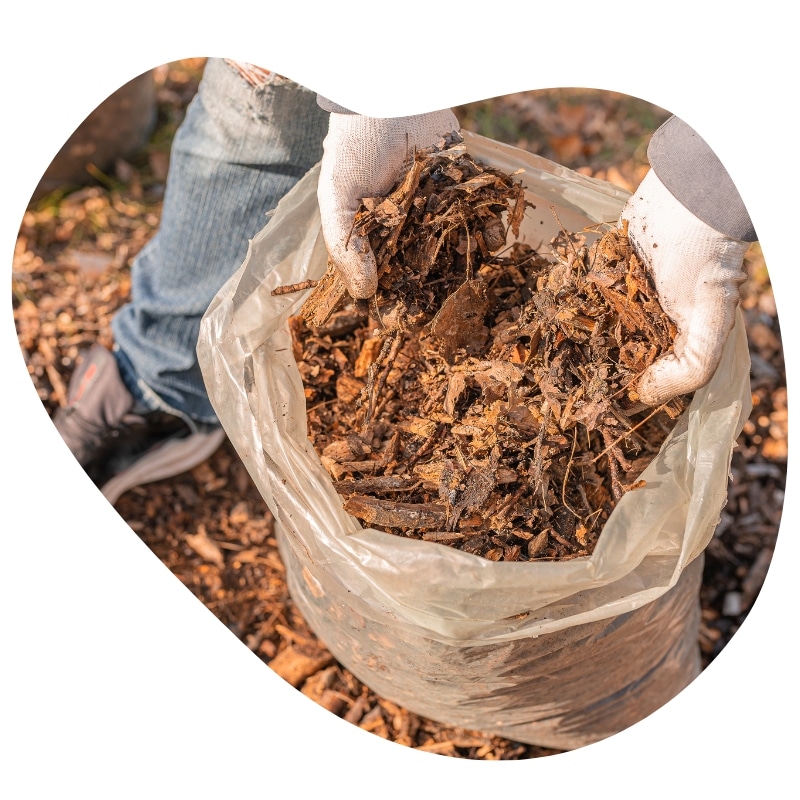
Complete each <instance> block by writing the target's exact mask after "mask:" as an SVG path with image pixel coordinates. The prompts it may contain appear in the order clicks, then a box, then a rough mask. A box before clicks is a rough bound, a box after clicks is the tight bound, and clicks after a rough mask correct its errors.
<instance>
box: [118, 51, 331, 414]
mask: <svg viewBox="0 0 800 800" xmlns="http://www.w3.org/2000/svg"><path fill="white" fill-rule="evenodd" d="M327 125H328V114H327V112H325V111H323V110H322V109H321V108H319V106H318V105H317V103H316V94H315V93H314V92H311V91H309V90H308V89H305V88H303V87H301V86H299V85H298V84H296V83H293V82H291V81H289V80H286V79H284V78H281V77H279V76H275V75H273V76H272V77H271V78H270V80H269V81H268V82H267V83H266V85H263V86H259V87H254V86H252V85H251V84H250V83H249V82H248V81H246V80H245V79H244V78H243V77H241V75H240V74H239V73H238V72H237V71H236V70H235V69H234V68H233V67H231V66H229V65H228V64H226V63H225V62H224V61H223V60H220V59H211V60H209V61H208V62H207V64H206V68H205V72H204V74H203V79H202V81H201V82H200V86H199V90H198V94H197V96H196V97H195V98H194V100H193V101H192V103H191V104H190V106H189V108H188V109H187V113H186V117H185V119H184V121H183V123H182V125H181V126H180V128H179V129H178V131H177V133H176V135H175V139H174V142H173V144H172V151H171V156H170V165H169V174H168V177H167V187H166V193H165V196H164V205H163V210H162V215H161V223H160V227H159V229H158V231H157V233H156V234H155V236H154V237H153V238H152V239H151V241H150V242H149V243H148V244H147V246H146V247H145V248H144V249H143V250H142V251H141V252H140V253H139V255H138V256H137V258H136V259H135V261H134V263H133V267H132V273H131V278H132V286H131V295H132V299H131V302H130V303H128V304H127V305H125V306H123V307H122V308H121V309H120V310H119V311H118V312H117V314H116V315H115V316H114V319H113V320H112V330H113V333H114V341H115V348H114V352H115V355H116V357H117V361H118V363H119V366H120V372H121V374H122V377H123V380H124V381H125V383H126V385H127V387H128V389H129V390H130V391H131V392H132V393H133V395H134V397H135V398H136V399H137V400H138V401H139V402H140V403H142V404H144V405H145V406H146V407H147V408H149V409H151V410H156V409H160V410H165V411H169V412H170V413H173V414H177V415H179V416H181V417H183V418H184V419H186V420H187V421H189V422H190V424H191V423H192V422H199V423H210V424H212V425H214V424H219V423H218V421H217V417H216V414H215V413H214V410H213V408H212V407H211V403H210V402H209V399H208V394H207V392H206V389H205V386H204V383H203V378H202V375H201V373H200V368H199V365H198V363H197V354H196V350H195V348H196V346H197V337H198V334H199V329H200V320H201V318H202V316H203V314H204V313H205V311H206V309H207V308H208V305H209V303H210V302H211V300H212V299H213V298H214V296H215V295H216V293H217V292H218V291H219V289H220V288H221V287H222V285H223V283H225V281H226V280H227V279H228V278H229V277H230V276H231V275H232V274H233V273H234V272H235V271H236V270H237V269H238V268H239V267H240V266H241V264H242V262H243V260H244V257H245V255H246V254H247V246H248V240H249V239H251V238H252V237H253V236H255V234H256V233H258V231H259V230H261V228H263V227H264V225H265V224H266V222H267V218H266V214H267V212H269V211H271V210H272V209H274V208H275V206H276V205H277V203H278V201H279V200H280V199H281V197H283V195H285V194H286V192H288V191H289V189H291V188H292V186H294V184H295V183H296V182H297V181H298V179H299V178H301V177H302V176H303V175H304V174H305V173H306V172H307V171H308V170H309V169H310V168H311V167H312V166H313V165H314V164H315V163H316V162H317V161H319V159H320V158H321V157H322V140H323V138H324V136H325V133H326V132H327Z"/></svg>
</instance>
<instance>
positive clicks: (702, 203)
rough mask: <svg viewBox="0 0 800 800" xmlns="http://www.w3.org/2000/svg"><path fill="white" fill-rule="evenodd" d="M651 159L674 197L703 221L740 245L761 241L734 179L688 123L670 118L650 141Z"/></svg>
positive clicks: (648, 155) (661, 179) (649, 154)
mask: <svg viewBox="0 0 800 800" xmlns="http://www.w3.org/2000/svg"><path fill="white" fill-rule="evenodd" d="M647 158H648V160H649V161H650V166H651V168H652V170H653V172H655V173H656V175H658V177H659V179H660V181H661V182H662V183H663V184H664V186H665V187H666V188H667V189H668V190H669V192H670V193H671V194H672V195H673V197H675V199H676V200H678V202H680V203H681V205H683V206H684V207H685V208H686V209H687V210H689V211H690V212H691V213H692V214H694V216H696V217H697V218H698V219H699V220H701V221H702V222H705V223H706V225H709V226H710V227H711V228H713V229H714V230H715V231H718V232H719V233H722V234H724V235H725V236H728V237H729V238H731V239H736V240H737V241H740V242H754V241H756V240H757V239H758V236H757V235H756V232H755V228H754V227H753V222H752V220H751V219H750V215H749V214H748V213H747V209H746V208H745V205H744V202H743V201H742V198H741V196H740V195H739V192H738V191H737V189H736V186H735V185H734V183H733V180H732V179H731V176H730V175H729V174H728V172H727V170H726V169H725V167H723V166H722V162H721V161H720V160H719V158H717V156H716V154H715V153H714V151H713V150H712V149H711V148H710V147H709V146H708V144H706V142H705V141H704V140H703V139H702V138H700V136H699V135H698V134H697V132H696V131H694V130H693V129H692V128H690V127H689V126H688V125H687V124H686V123H685V122H683V121H682V120H680V119H678V117H670V118H669V119H668V120H667V121H666V122H665V123H664V124H663V125H662V126H661V127H660V128H659V129H658V130H657V131H656V132H655V133H654V134H653V137H652V138H651V139H650V145H649V147H648V149H647Z"/></svg>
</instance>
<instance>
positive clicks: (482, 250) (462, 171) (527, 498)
mask: <svg viewBox="0 0 800 800" xmlns="http://www.w3.org/2000/svg"><path fill="white" fill-rule="evenodd" d="M526 205H527V201H526V200H525V194H524V189H523V187H522V185H521V184H520V183H519V182H515V180H514V176H512V175H508V174H505V173H503V172H502V171H500V170H497V169H493V168H490V167H487V166H485V165H482V164H480V163H477V162H476V161H474V160H473V159H472V157H471V156H470V155H469V153H468V152H467V151H466V148H465V146H464V145H463V144H462V143H449V144H448V145H447V146H445V147H444V148H443V149H441V150H439V149H433V150H431V151H427V152H424V153H420V154H417V156H416V157H415V159H414V161H413V164H412V165H411V166H410V168H409V169H408V171H407V172H406V174H405V175H404V176H403V178H402V179H401V180H400V181H399V183H398V185H397V187H396V188H395V189H394V190H393V191H392V192H391V193H390V194H389V195H387V196H386V197H378V198H367V199H366V200H365V201H364V203H363V206H362V208H361V210H360V211H359V212H358V214H357V215H356V219H355V224H354V228H353V229H354V232H355V233H357V234H358V235H360V236H365V237H369V241H370V243H371V245H372V248H373V251H374V253H375V256H376V262H377V265H378V275H379V281H378V284H379V286H378V291H377V293H376V294H375V295H374V297H372V298H371V299H370V300H369V301H358V302H353V301H350V300H349V298H348V295H347V293H346V291H345V289H344V286H343V284H342V282H341V280H340V279H339V278H338V274H337V272H336V270H335V269H334V268H333V266H332V265H329V267H328V271H327V272H326V274H325V276H324V277H323V279H322V280H321V281H320V282H319V283H318V284H317V286H316V288H315V291H314V292H313V293H312V295H311V296H310V297H309V299H308V300H307V301H306V303H305V304H304V306H303V308H302V310H301V313H300V315H299V316H298V317H295V318H293V320H292V324H291V327H292V331H293V335H294V351H295V356H296V359H297V361H298V365H299V368H300V372H301V375H302V378H303V381H304V385H305V390H306V397H307V399H308V421H309V435H310V437H311V440H312V442H313V443H314V445H315V447H316V449H317V451H318V452H319V453H320V455H321V457H322V460H323V463H324V464H325V466H326V468H327V469H328V471H329V472H330V474H331V476H332V477H333V479H334V481H335V486H336V488H337V491H339V493H340V494H341V495H342V497H343V503H344V508H345V510H347V511H348V512H349V513H351V514H353V515H354V516H355V517H357V518H358V519H359V520H361V521H362V522H363V523H364V524H366V525H369V526H371V527H375V528H378V529H380V530H384V531H387V532H390V533H394V534H398V535H402V536H408V537H411V538H417V539H425V540H428V541H435V542H441V543H444V544H448V545H450V546H452V547H457V548H459V549H461V550H464V551H467V552H470V553H475V554H477V555H480V556H482V557H484V558H488V559H492V560H495V561H498V560H505V561H510V560H511V561H517V560H530V559H559V560H563V559H567V558H574V557H576V556H585V555H589V554H590V553H591V552H592V550H593V548H594V545H595V544H596V542H597V539H598V537H599V535H600V532H601V531H602V529H603V525H604V523H605V522H606V520H607V519H608V517H609V515H610V513H611V511H612V510H613V508H614V505H615V504H616V502H617V501H618V500H619V499H620V498H621V497H622V496H623V494H625V493H626V492H628V491H633V490H635V489H637V488H639V487H641V486H642V485H643V481H641V480H639V475H640V473H641V472H642V470H643V469H644V467H645V466H646V465H647V464H648V463H649V462H650V460H652V458H653V457H654V456H655V455H656V454H657V453H658V450H659V448H660V446H661V444H662V443H663V441H664V439H665V438H666V435H667V434H668V433H669V431H670V430H671V428H672V426H673V425H674V421H675V420H676V419H677V417H678V416H679V415H680V413H681V411H682V410H683V408H684V407H685V398H678V399H676V400H674V401H671V402H670V403H667V404H665V405H663V406H661V407H659V408H656V409H652V408H645V407H644V406H643V404H641V403H639V402H638V397H637V395H636V390H635V386H636V381H637V379H638V377H639V376H640V375H641V373H642V372H643V371H644V370H645V369H646V368H647V367H648V366H649V365H650V364H652V363H653V361H654V360H655V359H656V358H658V357H659V356H660V355H662V354H664V353H666V352H667V351H668V350H669V349H670V348H671V346H672V341H673V338H674V335H675V327H674V325H673V323H672V322H671V321H670V320H669V318H668V317H667V316H666V314H664V312H663V311H662V309H661V307H660V305H659V303H658V299H657V297H656V294H655V290H654V288H653V286H652V283H651V281H650V279H649V277H648V275H647V273H646V272H645V269H644V268H643V266H642V264H641V263H640V261H639V260H638V259H637V257H636V255H635V253H634V251H633V248H632V246H631V244H630V242H629V240H628V237H627V235H626V231H625V230H620V229H616V228H611V229H608V230H606V231H605V232H604V233H602V235H600V236H599V237H598V238H596V239H595V241H594V243H592V244H591V246H587V235H586V234H587V233H588V231H585V232H568V231H566V230H563V229H562V230H561V232H560V233H559V235H558V236H556V237H555V238H554V239H553V240H552V241H551V243H550V245H551V248H552V252H551V253H550V254H548V255H547V256H545V255H544V254H542V253H537V252H535V251H534V250H533V249H532V248H531V247H529V246H528V245H525V244H522V243H520V242H519V241H517V237H518V236H519V229H520V225H521V223H522V219H523V214H524V212H525V208H526ZM607 227H608V226H607ZM595 232H597V233H599V232H598V231H595ZM508 239H511V244H507V240H508ZM545 534H546V535H545Z"/></svg>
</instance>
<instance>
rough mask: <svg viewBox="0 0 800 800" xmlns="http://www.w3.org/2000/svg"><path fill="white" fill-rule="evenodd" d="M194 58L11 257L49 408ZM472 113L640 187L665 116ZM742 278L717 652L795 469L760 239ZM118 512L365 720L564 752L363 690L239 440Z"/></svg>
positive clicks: (156, 185) (291, 673) (520, 98)
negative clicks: (286, 556)
mask: <svg viewBox="0 0 800 800" xmlns="http://www.w3.org/2000/svg"><path fill="white" fill-rule="evenodd" d="M202 64H203V62H202V60H190V61H185V62H178V63H174V64H171V65H165V66H164V67H163V68H160V69H158V70H157V71H156V75H155V77H156V82H157V88H158V112H159V122H158V126H157V128H156V131H155V133H154V134H153V137H152V138H151V142H150V144H149V145H148V146H147V147H146V148H144V149H143V150H142V151H141V152H140V153H137V154H136V155H135V156H132V157H130V158H129V159H127V160H125V161H122V162H118V163H117V164H115V165H113V166H112V167H111V168H109V169H107V170H105V171H100V170H95V171H94V174H93V176H92V177H91V178H89V177H88V176H87V181H86V183H85V184H84V185H83V186H65V187H63V188H62V189H60V190H57V191H55V192H51V193H49V194H47V195H45V196H43V197H41V198H39V199H37V201H36V202H35V203H32V204H31V205H30V207H29V209H28V211H27V212H26V214H25V217H24V219H23V220H22V221H21V227H20V235H19V239H18V244H17V248H16V252H15V255H14V266H13V287H12V291H13V305H14V317H15V320H16V325H17V331H18V336H19V343H20V347H21V349H22V353H23V355H24V358H25V361H26V363H27V365H28V370H29V372H30V375H31V379H32V381H33V382H34V384H35V386H36V389H37V392H38V394H39V397H40V399H41V401H42V403H43V404H44V405H45V407H46V408H47V410H48V412H50V413H51V414H52V413H53V412H54V411H55V409H56V408H57V407H58V406H59V405H60V404H63V403H64V401H65V392H66V389H65V387H66V385H67V383H68V381H69V377H70V375H71V373H72V371H73V369H74V367H75V365H76V361H77V359H78V357H79V353H80V352H81V350H82V349H83V348H85V347H87V346H89V345H90V344H92V343H94V342H95V341H100V342H103V343H105V344H110V343H111V334H110V328H109V322H110V319H111V317H112V316H113V314H114V312H115V310H116V309H117V308H118V307H119V306H120V305H121V304H122V303H124V302H125V300H126V299H127V297H128V293H129V289H130V278H129V274H130V272H129V271H130V265H131V261H132V259H133V258H134V257H135V255H136V253H137V252H138V251H139V250H140V249H141V247H142V246H143V245H144V244H145V242H146V241H147V240H148V239H149V238H150V237H151V236H152V234H153V233H154V231H155V230H156V228H157V225H158V220H159V212H160V203H161V200H162V197H163V191H164V180H165V176H166V163H167V153H168V145H169V141H170V139H171V136H172V133H174V130H175V127H176V126H177V124H178V123H179V122H180V119H181V117H182V115H183V111H184V109H185V107H186V103H187V102H188V100H189V99H190V98H191V97H192V95H193V93H194V91H195V88H196V85H197V80H198V78H199V75H200V74H201V70H202ZM456 112H457V113H458V115H459V118H460V119H461V121H462V124H463V125H464V126H465V127H469V128H471V129H473V130H476V131H478V132H479V133H484V134H485V135H489V136H492V137H494V138H497V139H502V140H504V141H508V142H510V143H512V144H515V145H518V146H522V147H526V148H527V149H529V150H531V151H533V152H537V153H539V154H540V155H543V156H545V157H547V158H551V159H553V160H555V161H559V162H560V163H563V164H565V165H566V166H569V167H572V168H574V169H578V170H580V171H581V172H583V173H584V174H589V175H594V176H597V177H602V178H605V179H608V180H611V181H612V182H615V183H617V184H618V185H620V186H623V187H624V188H627V189H633V188H635V186H636V184H637V183H638V181H639V180H640V179H641V177H642V176H643V174H644V172H645V171H646V169H647V166H646V159H645V151H646V142H647V137H648V136H649V134H650V133H652V131H653V130H654V129H655V128H656V127H657V126H658V125H659V124H660V123H661V122H662V121H663V120H664V119H665V118H666V117H667V116H668V115H667V113H666V112H664V111H663V110H662V109H659V108H657V107H654V106H650V105H648V104H646V103H642V102H640V101H635V100H633V99H632V98H629V97H626V96H624V95H615V94H612V93H607V92H602V93H601V92H588V91H584V90H562V91H560V92H559V91H546V92H531V93H519V94H515V95H509V96H506V97H504V98H497V99H494V100H491V101H486V102H484V103H477V104H474V105H472V106H465V107H461V108H458V109H456ZM746 264H747V269H748V279H747V281H746V282H745V284H744V285H743V287H742V307H743V310H744V314H745V319H746V322H747V331H748V339H749V343H750V350H751V358H752V393H753V412H752V414H751V416H750V418H749V420H748V421H747V423H746V425H745V428H744V431H743V432H742V434H741V437H740V439H739V442H738V447H737V448H736V450H735V451H734V456H733V462H732V465H731V476H732V477H731V482H730V488H729V493H728V503H727V505H726V507H725V509H724V510H723V513H722V518H721V520H720V523H719V526H718V529H717V531H716V534H715V536H714V538H713V540H712V541H711V543H710V544H709V546H708V549H707V552H706V565H705V573H704V580H703V586H702V591H701V602H702V609H703V610H702V625H701V634H700V642H699V644H700V648H701V653H702V658H703V665H704V666H706V665H708V664H709V663H710V662H711V661H712V660H713V659H714V658H715V657H716V656H717V655H718V654H719V653H720V651H721V650H722V649H723V648H724V647H725V645H726V644H727V642H728V641H729V640H730V638H731V637H732V636H733V635H734V634H735V633H736V631H737V630H738V628H739V627H740V625H741V624H742V622H743V620H744V619H745V617H746V616H747V614H748V612H749V610H750V609H751V608H752V604H753V602H754V601H755V599H756V597H757V595H758V592H759V589H760V587H761V585H762V583H763V581H764V577H765V575H766V571H767V568H768V566H769V563H770V558H771V556H772V552H773V548H774V545H775V540H776V537H777V533H778V525H779V522H780V516H781V509H782V506H783V496H784V489H785V479H786V461H787V446H786V445H787V405H786V379H785V370H784V362H783V350H782V345H781V338H780V328H779V325H778V320H777V316H776V311H775V303H774V299H773V295H772V290H771V287H770V283H769V276H768V274H767V270H766V266H765V264H764V261H763V258H762V256H761V252H760V249H759V247H758V245H753V246H751V248H750V250H749V252H748V254H747V257H746ZM117 510H118V511H119V513H120V515H121V516H122V517H123V519H125V520H126V521H127V523H128V524H129V525H130V527H131V528H132V529H133V530H134V531H136V533H137V534H138V535H139V536H140V537H141V538H142V540H143V541H144V542H145V543H146V544H147V545H148V546H149V547H150V548H151V550H152V551H153V552H154V553H155V555H156V556H157V557H158V558H159V559H161V560H162V561H163V562H164V563H165V564H166V565H167V566H168V567H169V568H170V570H172V572H173V573H174V574H175V576H176V577H177V578H178V579H179V580H180V581H181V582H182V583H184V584H185V585H186V586H187V588H189V590H190V591H191V592H192V593H193V594H194V595H195V596H196V597H197V598H198V599H199V600H200V601H201V602H203V603H204V604H205V605H206V606H207V607H208V608H209V609H210V610H211V611H212V612H213V613H214V614H215V615H216V616H217V617H218V618H219V619H220V621H221V622H222V623H223V624H225V625H226V626H227V627H228V628H229V629H230V630H232V631H233V632H234V633H235V634H236V635H237V636H238V637H239V638H240V639H241V640H242V641H243V642H244V643H245V644H246V645H247V646H248V647H249V648H250V649H251V650H252V651H253V652H254V653H256V654H257V655H258V656H259V657H260V658H261V659H263V661H264V662H265V663H267V664H269V665H270V666H271V667H272V668H273V669H274V670H275V671H276V672H278V673H279V674H280V675H282V676H283V677H284V678H285V679H286V680H287V681H289V682H290V683H291V684H292V685H293V686H295V687H296V688H297V689H298V690H299V691H301V692H303V693H304V694H305V695H307V696H309V697H311V698H312V699H314V700H315V701H316V702H318V703H319V704H321V705H323V706H324V707H326V708H328V709H329V710H330V711H331V712H332V713H334V714H336V715H338V716H340V717H342V718H343V719H345V720H347V721H348V722H350V723H352V724H354V725H358V726H359V727H361V728H363V729H364V730H368V731H371V732H372V733H374V734H376V735H378V736H381V737H384V738H386V739H389V740H392V741H395V742H398V743H400V744H403V745H406V746H409V747H414V748H418V749H421V750H425V751H429V752H435V753H440V754H444V755H449V756H454V757H461V758H472V759H485V760H490V759H494V760H496V759H523V758H531V757H538V756H545V755H550V754H552V753H554V752H556V751H553V750H548V749H545V748H540V747H535V746H531V745H524V744H519V743H515V742H510V741H508V740H505V739H501V738H499V737H493V736H487V735H484V734H482V733H479V732H474V731H466V730H462V729H457V728H452V727H447V726H444V725H440V724H438V723H435V722H432V721H430V720H427V719H424V718H421V717H419V716H418V715H415V714H412V713H410V712H408V711H407V710H405V709H403V708H399V707H397V706H396V705H394V704H393V703H391V702H389V701H387V700H386V699H384V698H381V697H379V696H377V695H375V694H374V693H373V692H371V691H370V690H369V689H368V688H367V687H365V686H364V685H362V684H361V683H360V682H359V681H358V680H356V679H355V678H354V677H353V676H352V675H351V674H349V673H348V672H347V670H345V669H344V668H343V667H341V666H340V665H339V664H337V662H336V661H335V660H334V659H333V657H332V656H331V655H330V653H329V652H328V651H327V650H326V649H325V647H324V646H323V645H322V644H321V643H320V642H319V641H318V640H317V638H316V637H315V635H314V633H313V632H312V631H311V630H310V629H309V628H308V626H307V625H306V624H305V622H304V620H303V619H302V618H301V616H300V614H299V613H298V611H297V609H296V608H295V606H294V604H293V603H292V601H291V598H289V596H288V593H287V589H286V583H285V580H284V568H283V565H282V564H281V561H280V558H279V556H278V552H277V549H276V542H275V539H274V536H273V527H272V519H271V515H270V513H269V511H268V510H267V508H266V506H265V503H264V501H263V499H262V498H261V496H260V495H259V493H258V491H257V490H256V488H255V486H254V485H253V483H252V481H251V479H250V477H249V475H248V474H247V472H246V470H245V468H244V466H243V465H242V463H241V462H240V460H239V458H238V456H237V454H236V453H235V451H234V449H233V447H232V446H231V445H230V444H229V443H227V442H226V443H224V444H223V446H222V447H221V448H220V449H219V450H218V451H217V453H216V454H215V455H214V456H213V457H212V458H211V459H209V460H208V461H207V462H206V463H204V464H202V465H200V466H199V467H197V468H196V469H194V470H193V471H192V472H190V473H187V474H184V475H180V476H178V477H176V478H174V479H172V480H168V481H162V482H160V483H156V484H151V485H149V486H145V487H141V488H139V489H136V490H134V491H131V492H129V493H128V494H127V495H125V496H123V497H122V498H121V499H120V500H119V502H118V503H117Z"/></svg>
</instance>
